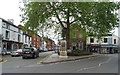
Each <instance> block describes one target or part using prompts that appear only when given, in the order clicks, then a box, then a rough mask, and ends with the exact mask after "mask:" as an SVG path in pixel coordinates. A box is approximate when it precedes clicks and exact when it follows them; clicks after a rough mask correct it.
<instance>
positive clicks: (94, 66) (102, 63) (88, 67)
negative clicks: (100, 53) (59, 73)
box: [78, 58, 112, 71]
mask: <svg viewBox="0 0 120 75" xmlns="http://www.w3.org/2000/svg"><path fill="white" fill-rule="evenodd" d="M111 59H112V58H109V59H108V60H107V61H104V62H101V63H99V64H98V65H96V66H93V67H88V68H81V69H80V70H78V71H83V70H88V69H92V68H97V67H100V66H101V65H103V64H105V63H108V62H110V60H111Z"/></svg>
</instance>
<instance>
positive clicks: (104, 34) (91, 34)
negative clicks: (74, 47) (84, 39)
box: [88, 34, 112, 36]
mask: <svg viewBox="0 0 120 75" xmlns="http://www.w3.org/2000/svg"><path fill="white" fill-rule="evenodd" d="M88 36H94V35H93V34H90V35H88ZM101 36H112V34H102V35H101Z"/></svg>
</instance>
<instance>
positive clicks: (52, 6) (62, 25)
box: [50, 4, 65, 28]
mask: <svg viewBox="0 0 120 75" xmlns="http://www.w3.org/2000/svg"><path fill="white" fill-rule="evenodd" d="M50 6H51V7H52V8H53V9H54V11H55V14H56V17H57V19H58V21H59V23H60V25H61V26H62V28H65V27H64V25H63V23H62V21H61V20H60V17H59V15H58V13H57V12H56V10H57V9H56V8H55V7H54V6H53V5H51V4H50Z"/></svg>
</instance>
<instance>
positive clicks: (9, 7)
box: [0, 0, 119, 35]
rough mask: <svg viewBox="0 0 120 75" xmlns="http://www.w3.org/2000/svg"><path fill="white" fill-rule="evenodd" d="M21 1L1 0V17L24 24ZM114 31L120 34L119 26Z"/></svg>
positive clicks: (16, 23)
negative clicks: (21, 15)
mask: <svg viewBox="0 0 120 75" xmlns="http://www.w3.org/2000/svg"><path fill="white" fill-rule="evenodd" d="M19 1H20V0H0V17H1V18H3V19H5V20H7V19H14V24H15V25H19V24H22V23H20V21H21V17H20V16H19V15H20V13H21V11H20V9H19ZM114 1H115V0H114ZM117 1H119V0H117ZM112 32H114V34H115V35H118V28H116V29H115V30H113V31H112Z"/></svg>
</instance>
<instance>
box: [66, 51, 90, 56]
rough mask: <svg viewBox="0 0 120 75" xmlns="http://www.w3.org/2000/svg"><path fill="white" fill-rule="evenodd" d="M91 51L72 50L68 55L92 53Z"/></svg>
mask: <svg viewBox="0 0 120 75" xmlns="http://www.w3.org/2000/svg"><path fill="white" fill-rule="evenodd" d="M91 54H92V53H91V52H88V51H84V50H72V51H71V52H68V53H67V55H68V56H82V55H91Z"/></svg>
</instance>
